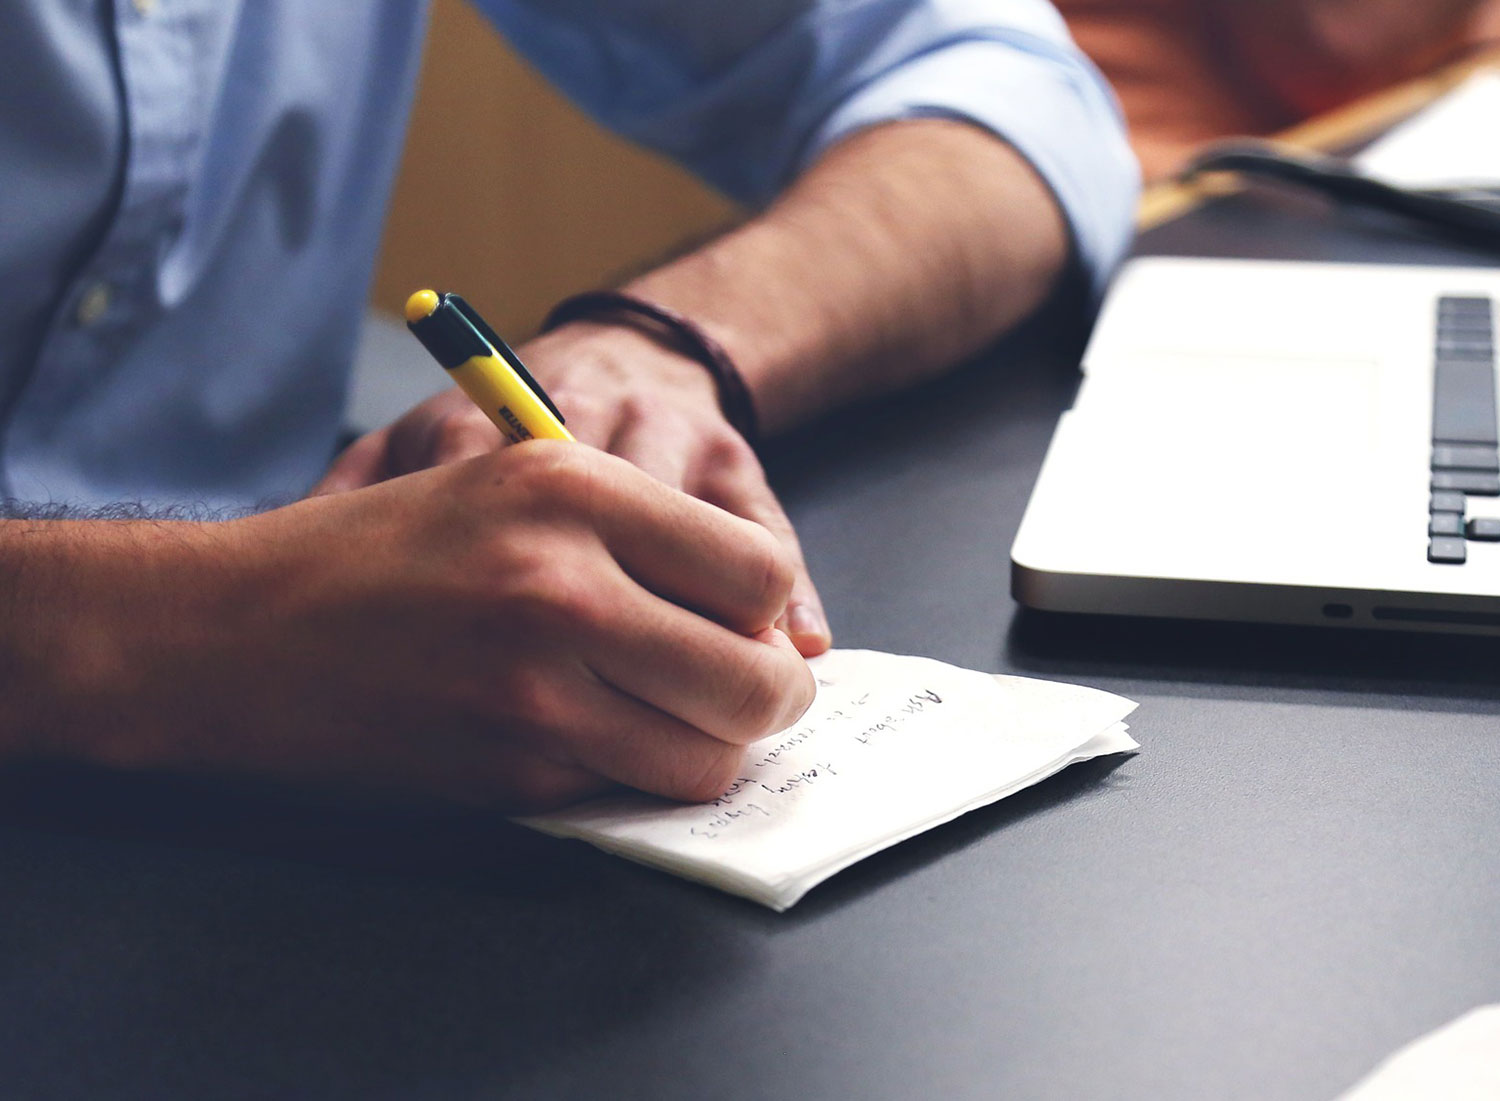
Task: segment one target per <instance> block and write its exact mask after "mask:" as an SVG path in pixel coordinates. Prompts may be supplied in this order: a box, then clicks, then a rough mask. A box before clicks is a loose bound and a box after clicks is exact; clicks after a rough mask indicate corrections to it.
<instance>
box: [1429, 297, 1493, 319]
mask: <svg viewBox="0 0 1500 1101" xmlns="http://www.w3.org/2000/svg"><path fill="white" fill-rule="evenodd" d="M1489 312H1490V300H1489V299H1488V298H1487V297H1485V296H1484V295H1482V294H1447V295H1444V296H1443V297H1442V298H1439V299H1438V313H1439V314H1445V313H1482V314H1488V313H1489Z"/></svg>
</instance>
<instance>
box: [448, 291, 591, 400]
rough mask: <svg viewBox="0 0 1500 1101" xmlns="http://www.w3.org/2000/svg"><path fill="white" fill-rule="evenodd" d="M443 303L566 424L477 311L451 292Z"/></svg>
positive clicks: (534, 381) (517, 358) (529, 373)
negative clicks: (459, 316)
mask: <svg viewBox="0 0 1500 1101" xmlns="http://www.w3.org/2000/svg"><path fill="white" fill-rule="evenodd" d="M443 301H445V302H447V303H449V304H451V305H452V306H453V308H454V309H456V310H457V311H458V312H459V313H460V314H461V315H462V316H463V319H464V320H465V321H467V322H468V323H469V324H470V325H472V326H473V327H474V331H475V332H477V333H478V334H479V335H480V336H481V337H483V338H484V340H485V342H486V343H488V344H489V346H490V349H491V350H492V351H493V352H494V353H495V355H497V356H499V357H500V358H501V359H503V360H505V362H506V363H508V364H510V367H511V369H512V370H513V371H515V372H516V374H518V375H520V376H521V381H522V382H524V383H525V384H526V385H527V387H528V388H529V389H530V390H531V392H532V393H533V394H535V395H536V396H537V398H538V399H539V400H540V401H541V403H542V404H543V405H545V406H546V407H547V408H548V409H550V410H551V411H552V415H553V416H554V417H556V418H557V422H558V423H559V424H567V423H568V422H567V421H566V420H565V419H564V418H563V415H562V411H561V410H559V409H558V408H557V406H555V405H553V404H552V399H551V398H549V397H548V396H547V391H545V390H543V389H542V387H541V385H540V384H539V383H538V382H537V380H536V379H534V378H532V377H531V372H530V371H528V370H527V369H526V365H525V364H524V363H522V362H521V357H520V356H518V355H516V353H515V352H514V351H513V350H512V349H511V346H510V345H509V344H507V343H505V341H503V340H501V339H500V334H499V333H497V332H495V330H494V329H492V328H490V327H489V324H488V323H487V322H486V321H485V320H484V318H482V317H480V316H479V311H478V310H476V309H474V307H473V306H471V305H469V304H468V303H467V302H465V301H464V299H463V297H462V296H461V295H457V294H453V293H451V292H450V293H448V294H445V295H443Z"/></svg>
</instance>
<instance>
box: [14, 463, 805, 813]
mask: <svg viewBox="0 0 1500 1101" xmlns="http://www.w3.org/2000/svg"><path fill="white" fill-rule="evenodd" d="M20 523H24V522H20V521H13V522H10V524H8V525H4V526H3V528H0V551H3V552H4V556H5V557H6V560H7V561H12V560H14V559H15V558H16V556H17V555H20V556H24V557H25V559H26V560H27V561H26V576H27V579H28V585H29V588H28V590H27V591H40V590H41V589H42V588H45V587H46V586H47V585H48V584H49V583H55V584H56V585H57V586H58V588H57V594H58V598H59V599H58V602H57V604H56V606H55V607H52V608H45V607H42V606H41V605H38V606H37V607H36V608H35V609H33V610H34V611H37V612H46V613H48V615H47V616H46V617H38V624H36V625H34V627H35V629H34V630H31V631H28V632H27V633H26V635H25V639H24V642H25V645H24V646H19V647H16V648H14V649H13V650H12V653H11V656H12V657H18V658H21V659H23V660H20V661H19V662H17V663H13V665H12V673H13V675H15V676H17V677H18V678H20V681H19V682H18V684H24V689H23V690H19V691H18V692H16V693H14V694H13V693H12V691H11V690H10V689H12V688H17V686H9V688H8V689H7V692H6V695H7V696H8V697H9V700H10V703H9V705H8V708H7V710H8V711H9V714H7V716H6V718H7V719H8V720H10V729H11V730H12V731H14V730H16V729H22V730H30V731H31V732H32V736H31V737H29V738H25V739H17V743H18V745H19V747H20V748H22V749H29V750H30V751H32V752H43V753H58V752H61V753H63V754H65V755H67V756H71V757H75V758H81V759H84V760H93V761H98V762H102V763H105V764H109V765H114V766H120V767H131V768H134V767H149V768H172V769H192V770H210V771H228V772H235V773H252V774H262V775H268V776H272V777H279V778H291V779H309V780H318V781H325V782H327V781H332V782H336V783H342V784H356V785H360V786H367V787H374V788H385V789H395V790H405V791H416V792H420V793H425V794H431V795H437V796H441V797H445V798H452V799H458V800H462V801H467V802H471V803H477V804H484V805H489V806H496V807H499V808H502V809H505V810H508V811H533V810H538V809H542V808H547V807H553V806H557V805H561V804H564V803H567V802H570V801H572V800H575V799H577V798H580V797H582V796H585V795H588V794H591V793H594V792H597V791H600V790H603V789H606V788H608V787H610V786H612V785H614V784H624V785H628V786H631V787H635V788H640V789H642V790H645V791H650V792H655V793H658V794H661V795H665V796H668V797H671V798H676V799H684V800H706V799H711V798H713V797H714V796H716V795H718V794H720V793H721V792H722V791H724V790H725V789H726V788H727V787H728V786H729V784H730V783H731V781H732V779H733V777H734V775H735V771H736V769H737V768H738V766H739V763H740V758H741V756H742V747H743V746H744V745H745V744H747V743H749V742H751V741H755V740H757V739H759V738H762V737H764V736H766V735H768V734H771V733H774V732H775V731H777V730H780V729H783V728H784V727H786V726H788V725H790V724H791V723H792V722H794V721H795V720H796V718H797V717H798V716H799V715H800V714H801V713H802V711H803V710H804V709H805V708H806V707H807V705H808V704H809V703H810V702H811V700H812V696H813V681H812V677H811V674H810V673H809V671H808V669H807V666H806V664H805V663H804V662H803V660H802V658H801V657H800V656H799V655H798V654H797V652H796V650H795V649H794V648H793V647H792V645H791V643H790V642H789V640H788V639H787V638H786V637H785V636H784V635H783V634H781V633H780V632H779V631H776V630H774V629H772V628H771V624H772V622H773V621H774V620H775V619H776V618H777V616H778V615H780V614H781V612H782V610H783V609H784V608H785V607H786V602H787V597H788V594H789V592H790V590H791V584H792V578H793V575H794V563H793V561H792V558H791V556H790V554H789V553H788V552H787V550H786V549H785V547H784V546H783V545H782V544H780V543H779V542H778V541H777V540H776V539H775V538H774V537H773V536H771V535H770V534H769V533H768V532H766V531H765V530H763V529H762V528H760V527H759V526H757V525H755V524H751V523H748V522H746V521H744V520H741V519H738V518H736V517H733V516H730V515H729V514H727V513H725V512H723V511H721V510H719V509H715V508H710V507H709V506H707V505H705V504H703V503H701V502H698V501H695V500H693V499H692V498H690V497H687V496H685V495H683V494H680V493H677V492H674V491H671V490H669V489H667V488H666V487H664V486H662V485H660V484H659V483H658V482H656V481H655V480H654V479H652V478H650V477H648V476H647V475H645V474H643V473H641V472H640V471H638V470H635V469H634V468H632V467H631V466H630V465H629V464H627V463H625V462H622V461H620V460H618V459H614V458H611V457H609V456H607V455H603V454H601V453H599V452H597V451H595V450H593V449H591V448H586V447H580V446H577V445H573V444H553V443H548V442H532V443H528V444H525V445H522V446H519V447H513V448H506V449H504V450H502V451H500V452H498V453H494V454H489V455H486V456H483V457H481V458H479V459H475V460H472V461H468V462H463V463H457V464H452V465H448V466H443V467H441V468H438V469H433V470H428V471H425V472H421V473H417V474H413V475H410V476H407V477H402V478H397V479H393V480H390V481H387V482H385V483H383V484H381V485H378V486H375V487H373V488H367V489H363V490H359V491H357V492H350V493H342V494H335V495H330V496H324V497H317V498H312V499H309V500H306V501H302V502H299V503H297V504H294V505H291V506H289V507H287V508H283V509H279V510H276V511H273V512H268V513H265V514H262V515H259V516H255V517H251V518H248V519H244V520H237V521H232V522H229V523H224V524H151V523H116V524H109V523H103V522H92V523H81V524H78V523H74V524H58V523H55V522H54V523H52V524H45V523H42V524H26V525H25V527H24V528H23V529H16V528H14V527H13V526H11V525H14V524H20ZM7 535H8V536H10V538H8V539H7V538H5V536H7ZM49 549H50V550H52V551H55V552H56V553H49ZM13 611H18V612H22V613H24V612H25V609H24V608H20V609H13ZM13 626H14V624H13ZM17 666H19V667H17Z"/></svg>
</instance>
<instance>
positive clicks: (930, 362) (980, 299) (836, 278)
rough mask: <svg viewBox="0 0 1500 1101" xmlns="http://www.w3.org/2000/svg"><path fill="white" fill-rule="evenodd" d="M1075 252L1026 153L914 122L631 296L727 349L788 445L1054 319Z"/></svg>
mask: <svg viewBox="0 0 1500 1101" xmlns="http://www.w3.org/2000/svg"><path fill="white" fill-rule="evenodd" d="M1067 249H1068V239H1067V231H1066V229H1065V224H1064V221H1063V218H1062V214H1061V212H1060V210H1059V209H1058V206H1057V203H1056V201H1055V200H1054V198H1053V197H1052V194H1051V192H1050V191H1049V190H1048V188H1047V187H1046V185H1045V184H1043V182H1042V180H1041V179H1040V177H1038V175H1037V174H1036V172H1035V171H1034V170H1033V169H1032V168H1031V166H1030V165H1029V164H1028V163H1027V162H1026V161H1025V160H1024V159H1023V158H1022V157H1021V156H1020V155H1019V154H1018V153H1016V152H1015V151H1014V150H1013V149H1012V148H1011V147H1010V146H1008V145H1006V144H1005V143H1004V142H1002V141H1000V140H999V139H997V138H995V137H994V136H992V135H991V134H989V133H987V132H985V131H983V130H980V129H979V128H977V127H974V126H971V125H969V124H966V123H962V122H955V121H948V120H938V119H930V120H914V121H909V122H896V123H890V124H887V125H883V126H879V127H875V128H872V129H869V130H866V131H862V132H860V133H857V134H855V135H854V136H852V137H851V138H849V139H847V140H845V141H844V142H842V143H840V144H839V145H836V146H835V147H833V148H832V149H831V150H829V151H828V152H827V153H826V154H825V155H824V156H823V157H822V158H821V159H820V160H819V161H818V162H817V163H816V164H814V165H813V166H812V167H811V168H810V169H809V170H808V171H807V172H806V173H804V174H803V176H802V177H801V178H800V179H799V180H798V181H797V182H796V183H795V184H794V185H793V186H792V187H791V188H790V189H789V190H788V191H787V192H786V193H785V195H784V196H783V197H782V198H781V199H780V200H779V201H778V202H777V203H776V204H774V205H773V206H772V207H771V208H770V209H769V210H768V211H767V212H766V213H764V214H763V215H761V216H759V217H757V218H755V219H753V220H751V221H750V222H748V223H746V224H745V225H744V226H742V227H740V228H739V229H737V230H735V231H734V232H731V233H729V234H727V235H726V236H724V237H722V238H720V239H718V240H716V241H714V242H712V243H710V244H709V245H707V246H705V247H704V248H702V249H700V250H698V251H696V252H693V253H691V254H689V255H687V256H684V257H682V258H681V259H679V260H677V261H675V262H673V263H670V264H668V265H666V266H665V267H662V268H659V269H657V270H655V271H652V272H650V273H649V274H647V275H645V276H643V277H641V278H639V279H637V280H635V281H634V282H633V283H632V284H631V286H630V288H629V289H630V290H631V291H632V292H634V293H637V294H639V295H641V296H642V297H645V298H649V299H651V300H653V301H657V302H660V303H663V304H664V305H668V306H671V307H672V308H674V309H676V310H678V311H680V312H682V313H684V314H686V315H688V316H690V317H692V318H694V319H695V320H696V321H698V322H699V323H700V324H702V325H703V326H704V327H705V328H707V329H708V330H709V332H711V333H712V334H713V335H714V336H715V337H716V338H718V339H719V340H720V341H721V342H722V343H723V344H724V345H725V347H726V348H727V349H728V350H729V352H730V354H731V356H732V357H733V358H734V359H735V361H736V363H737V364H738V365H739V367H740V369H741V371H742V372H743V374H744V375H745V378H746V381H747V382H748V384H749V386H750V388H751V391H752V393H753V395H754V398H755V403H756V408H757V410H758V412H759V415H760V418H761V422H762V425H763V426H764V427H765V428H766V429H767V430H769V431H775V430H778V429H781V428H785V427H787V426H789V425H791V424H794V423H796V422H797V421H799V420H801V419H805V418H808V417H811V416H814V415H816V414H817V413H819V412H822V411H824V410H826V409H829V408H831V407H833V406H836V405H838V404H841V403H843V402H846V401H849V400H851V399H853V398H857V397H861V396H865V395H868V394H873V393H878V392H881V391H885V390H890V389H894V388H897V387H899V386H902V385H904V384H907V383H909V382H912V381H914V380H916V379H919V378H921V377H924V376H926V375H930V374H933V373H935V372H937V371H939V370H941V369H943V368H944V367H947V366H949V365H951V364H952V363H953V362H955V361H957V360H959V359H961V358H963V357H964V356H966V355H970V354H972V353H973V352H975V351H977V350H978V349H980V348H982V347H984V346H985V345H986V344H988V343H989V342H990V341H992V340H994V339H995V338H996V337H997V336H998V335H1000V334H1001V333H1003V332H1005V331H1006V330H1007V329H1009V328H1010V327H1012V326H1013V325H1015V324H1016V322H1018V321H1019V320H1021V319H1023V318H1024V317H1026V316H1027V315H1028V314H1029V313H1031V312H1032V311H1033V310H1035V309H1036V308H1037V307H1038V306H1039V305H1040V304H1041V303H1042V301H1043V300H1044V299H1045V298H1046V297H1047V295H1048V293H1049V292H1050V290H1051V289H1052V288H1053V286H1054V285H1055V284H1056V282H1057V278H1058V276H1059V274H1060V272H1061V271H1062V269H1063V267H1064V264H1065V262H1066V259H1067Z"/></svg>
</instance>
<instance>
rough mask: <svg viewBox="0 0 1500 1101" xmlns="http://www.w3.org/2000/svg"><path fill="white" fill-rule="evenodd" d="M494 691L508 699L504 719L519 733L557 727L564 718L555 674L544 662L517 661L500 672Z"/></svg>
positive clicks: (499, 697) (498, 696)
mask: <svg viewBox="0 0 1500 1101" xmlns="http://www.w3.org/2000/svg"><path fill="white" fill-rule="evenodd" d="M490 691H491V692H492V694H493V698H494V699H498V700H503V701H504V711H505V714H504V715H502V716H500V720H501V721H502V722H503V723H504V724H505V725H506V726H508V727H510V728H511V729H512V730H513V731H515V732H516V733H521V732H523V731H541V732H547V731H551V730H555V729H556V728H557V725H558V721H559V718H560V713H561V709H560V707H559V704H560V702H561V701H560V698H559V694H558V692H557V689H556V688H555V686H554V685H553V682H552V678H551V677H550V676H548V675H547V672H546V671H545V670H544V669H542V668H541V667H540V666H536V665H532V664H529V663H514V664H511V665H509V666H507V667H505V668H503V669H501V670H499V671H498V672H497V673H496V679H495V682H494V683H493V684H492V685H491V688H490Z"/></svg>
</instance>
